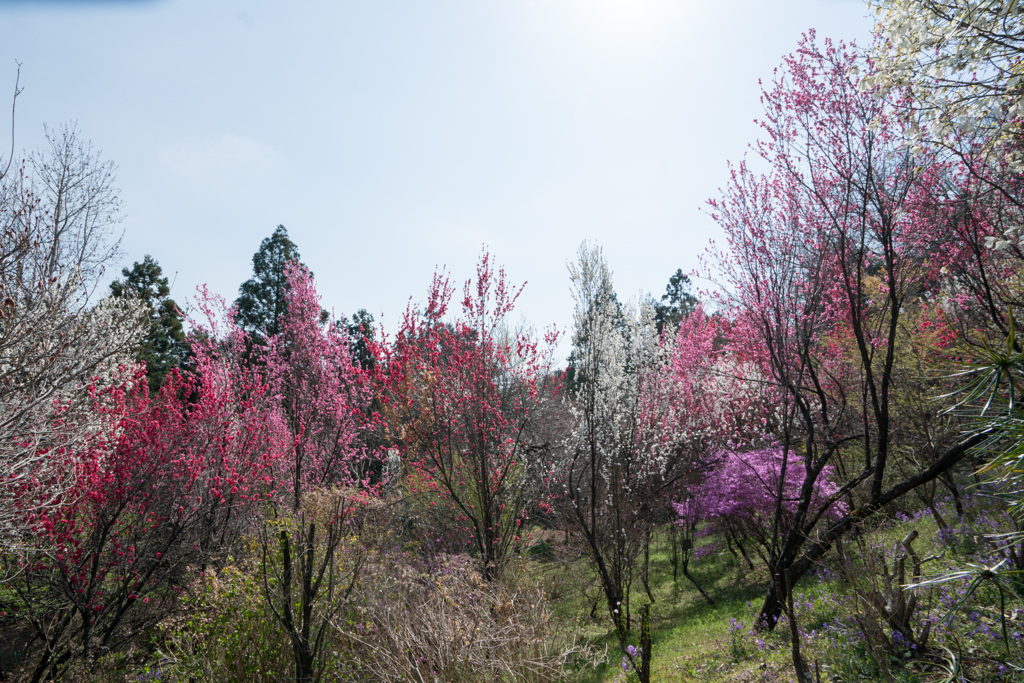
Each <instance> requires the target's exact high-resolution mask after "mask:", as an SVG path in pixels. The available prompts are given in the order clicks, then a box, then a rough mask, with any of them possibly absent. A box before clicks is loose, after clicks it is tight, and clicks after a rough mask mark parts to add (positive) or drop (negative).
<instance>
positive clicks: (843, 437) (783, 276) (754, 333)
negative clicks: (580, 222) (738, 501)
mask: <svg viewBox="0 0 1024 683" xmlns="http://www.w3.org/2000/svg"><path fill="white" fill-rule="evenodd" d="M862 66H864V67H866V68H869V67H870V65H864V64H863V63H862V61H861V60H860V59H859V57H858V55H857V54H856V52H855V51H853V50H852V49H850V48H847V47H846V46H843V45H838V46H835V45H832V44H831V43H829V42H827V41H826V43H825V46H824V48H823V49H821V48H819V47H817V46H816V45H815V44H814V42H813V36H812V37H808V38H805V39H804V40H803V41H802V42H801V45H800V48H799V49H798V51H797V52H796V53H795V54H793V55H791V56H789V57H787V58H786V59H785V60H784V64H783V67H782V68H781V69H780V70H779V71H778V72H777V75H776V79H775V81H774V83H773V84H772V85H771V86H770V87H769V88H767V89H766V90H765V91H764V93H763V95H762V102H763V104H764V109H765V116H764V118H763V120H762V122H761V125H762V128H763V130H764V133H765V135H764V139H763V140H761V141H760V142H759V143H758V145H757V148H756V149H757V151H758V153H759V155H760V156H761V158H762V160H763V162H764V163H765V164H766V166H767V169H768V170H767V172H766V173H765V174H763V175H759V174H756V173H755V172H754V171H753V170H751V168H750V167H749V166H747V165H746V164H741V165H740V166H739V167H737V168H735V169H734V170H733V172H732V178H731V181H730V184H729V186H728V187H727V188H726V190H725V191H724V193H723V196H722V198H720V199H717V200H713V201H712V202H711V203H710V204H711V212H712V215H713V216H714V218H715V219H716V220H717V221H718V222H719V224H720V225H721V226H722V227H723V229H724V230H725V233H726V236H727V244H728V251H724V252H718V251H712V255H713V259H714V261H715V263H716V265H717V268H718V270H719V272H720V273H722V278H723V280H722V284H723V285H724V289H725V292H726V294H725V295H724V296H723V298H722V301H721V303H722V304H723V306H724V307H725V308H726V309H727V310H728V311H729V315H730V316H731V317H732V318H733V319H734V321H735V323H734V324H735V325H736V328H735V330H736V334H735V335H734V336H733V342H732V343H733V345H734V347H735V348H736V350H737V353H741V354H743V355H745V356H746V357H748V358H752V359H757V362H758V363H759V364H760V366H761V367H763V368H765V371H766V373H767V374H766V375H765V379H766V380H768V381H770V382H771V383H772V384H774V385H775V386H776V387H777V390H778V396H779V403H778V409H777V414H778V419H777V421H776V424H775V426H774V429H773V430H772V433H773V435H774V436H775V437H776V438H777V440H778V444H779V448H780V449H781V454H782V459H781V462H780V464H779V469H780V474H779V477H778V487H779V488H778V490H777V492H776V496H775V511H774V514H773V515H772V519H771V521H770V526H769V533H768V534H767V536H766V538H767V539H768V541H769V542H768V545H767V556H768V560H769V568H770V571H771V574H772V577H773V580H772V582H771V586H770V587H769V589H768V591H767V595H766V599H765V602H764V605H763V606H762V610H761V618H762V620H763V621H764V623H765V624H767V625H768V626H769V627H772V626H773V625H774V623H775V621H776V618H777V616H778V614H779V612H780V609H781V606H782V604H783V602H782V601H784V600H785V598H786V597H787V595H788V593H789V589H788V588H787V586H789V585H791V583H790V582H795V581H797V580H799V578H800V577H801V576H802V575H803V574H804V573H805V572H806V571H807V570H808V569H809V568H810V567H811V566H812V564H813V563H814V562H815V561H817V560H818V559H819V558H821V556H822V555H823V554H824V553H825V551H826V550H827V549H828V548H829V547H831V545H832V543H833V542H834V541H835V540H836V539H837V538H839V537H840V536H841V535H842V534H843V533H845V532H846V531H847V530H849V529H850V528H852V527H853V526H854V525H856V524H857V523H859V522H860V521H861V520H863V519H864V518H865V517H867V516H869V515H871V514H873V513H874V512H875V511H877V510H878V509H879V508H880V507H881V506H882V505H884V504H886V503H887V502H890V501H892V500H895V499H896V498H898V497H900V496H902V495H903V494H905V493H906V492H908V491H910V490H911V489H913V488H915V487H916V486H918V485H920V484H922V483H925V482H927V481H930V480H932V479H934V478H935V477H936V476H938V475H939V474H940V473H942V472H943V471H945V470H947V469H948V468H950V467H952V466H953V465H955V464H956V463H957V462H958V461H959V460H961V459H962V458H963V457H964V455H965V453H966V452H967V449H968V447H969V446H970V445H971V443H972V442H970V441H967V442H961V443H952V444H948V445H947V448H946V449H945V450H944V451H943V452H941V453H939V454H938V455H937V457H936V458H935V459H934V460H933V461H932V462H930V463H927V465H926V466H925V467H924V468H923V469H919V470H917V471H915V472H913V473H911V474H909V476H907V477H905V478H903V479H902V480H899V481H897V482H896V483H895V484H890V483H888V482H887V476H886V475H887V473H889V472H891V467H890V464H891V463H890V461H891V457H892V452H893V451H892V449H893V445H894V444H895V443H896V440H897V438H898V426H897V425H896V424H894V421H893V409H892V396H893V391H894V382H895V381H896V378H897V376H898V372H897V354H898V352H899V347H900V345H901V344H902V343H903V342H902V340H901V336H900V329H901V328H900V325H901V323H902V321H903V320H904V316H905V315H906V313H907V311H908V310H909V307H911V306H912V305H914V304H915V302H916V301H917V300H918V299H919V298H920V296H921V290H920V288H919V287H918V286H917V282H918V281H917V274H918V273H919V272H920V270H921V267H920V264H921V262H922V260H926V259H927V258H928V255H929V254H928V249H927V246H928V243H929V235H931V234H932V231H931V230H930V227H931V226H930V225H929V223H928V221H927V220H925V216H926V213H925V211H924V209H925V207H926V206H928V204H929V202H930V201H932V198H933V197H934V196H935V194H936V190H937V188H938V187H939V180H940V178H941V167H939V166H938V165H937V164H936V163H934V161H933V159H932V158H930V157H929V156H928V155H927V152H925V153H924V155H923V156H922V155H918V156H914V153H913V152H912V150H911V149H910V148H909V147H906V146H904V145H903V140H904V138H905V134H906V133H907V131H908V129H909V127H910V126H911V122H910V119H909V118H908V116H907V102H906V101H905V100H901V99H900V93H898V92H891V93H890V94H889V96H879V97H876V95H878V94H879V93H872V92H869V91H862V90H860V89H859V88H858V87H857V81H858V79H857V78H856V77H855V76H854V74H855V72H856V69H855V67H862ZM827 467H832V468H834V470H835V472H836V473H838V476H837V479H836V484H837V488H836V489H835V492H834V493H832V494H831V495H828V496H825V497H824V498H822V497H821V496H820V495H818V494H817V493H816V492H817V491H820V485H819V483H818V482H819V481H821V480H822V479H823V477H825V472H826V468H827ZM790 468H794V469H796V470H797V471H799V472H800V475H801V476H800V479H801V480H802V481H801V484H800V494H799V497H798V500H797V501H796V503H795V507H793V508H792V509H791V510H790V509H788V508H787V505H786V499H787V496H786V495H785V486H784V482H789V481H791V479H790V477H791V474H790ZM862 485H863V486H862ZM861 489H866V494H865V495H864V496H863V497H862V498H860V499H857V500H856V503H857V504H856V505H851V506H850V508H849V511H848V512H847V513H846V514H843V515H842V516H841V517H840V518H838V519H835V520H827V523H826V524H825V528H824V529H820V530H819V531H817V532H815V533H814V535H813V540H811V539H812V533H811V532H812V530H814V529H815V527H817V525H818V524H819V522H822V521H823V520H826V516H827V515H826V513H827V511H828V510H829V509H833V508H832V506H833V504H834V502H835V500H836V499H838V498H840V497H843V496H854V494H855V491H859V490H861ZM798 659H799V656H798V649H796V646H795V649H794V660H795V661H797V660H798ZM800 673H801V672H800V666H799V664H798V674H800ZM802 675H806V671H803V674H802Z"/></svg>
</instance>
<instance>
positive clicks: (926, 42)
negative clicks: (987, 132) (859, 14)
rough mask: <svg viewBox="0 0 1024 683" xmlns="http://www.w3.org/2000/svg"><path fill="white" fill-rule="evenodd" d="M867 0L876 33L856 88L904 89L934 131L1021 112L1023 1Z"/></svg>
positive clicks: (987, 123)
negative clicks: (869, 62)
mask: <svg viewBox="0 0 1024 683" xmlns="http://www.w3.org/2000/svg"><path fill="white" fill-rule="evenodd" d="M869 1H870V4H871V5H873V6H874V9H875V12H876V15H877V17H878V23H877V25H876V33H877V34H878V36H879V38H880V40H878V41H877V42H876V44H875V48H874V50H873V53H872V56H873V58H874V67H875V68H874V69H873V70H872V72H871V73H870V74H869V75H867V76H865V78H864V79H863V81H862V86H863V87H867V88H874V87H876V86H882V87H883V88H885V89H890V88H893V87H899V88H909V89H910V91H911V92H912V95H913V98H914V102H915V105H916V106H917V107H918V108H919V109H920V110H921V111H922V112H923V113H925V114H926V121H927V122H928V123H929V127H930V128H931V130H932V132H933V133H934V134H937V135H938V136H939V137H944V136H946V135H947V134H948V133H949V132H950V131H951V129H960V130H965V131H971V130H973V129H975V128H978V127H997V128H1005V127H1006V126H1008V125H1009V124H1010V122H1012V121H1014V120H1019V119H1020V118H1021V116H1022V115H1024V98H1022V97H1021V95H1022V93H1024V61H1022V59H1024V3H1022V2H1020V1H1019V0H887V1H886V2H882V1H881V0H869Z"/></svg>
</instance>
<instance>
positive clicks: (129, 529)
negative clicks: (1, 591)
mask: <svg viewBox="0 0 1024 683" xmlns="http://www.w3.org/2000/svg"><path fill="white" fill-rule="evenodd" d="M236 343H237V344H238V345H239V346H240V347H244V343H242V341H240V340H236ZM231 346H232V342H231V340H219V341H215V340H213V339H211V338H209V337H202V336H200V337H199V338H198V340H197V341H196V342H195V343H194V345H193V351H194V355H195V359H196V370H197V372H196V374H192V375H186V374H183V373H181V372H179V371H177V370H175V371H172V373H171V374H170V375H168V377H167V379H166V382H165V384H164V386H163V387H162V388H161V390H160V393H159V394H158V395H155V396H152V397H151V396H150V395H149V392H148V387H147V383H146V381H145V374H144V369H143V368H141V367H139V368H138V371H137V372H136V373H135V374H134V375H131V374H129V375H128V376H127V377H126V379H125V380H124V381H122V382H121V383H119V384H117V385H115V386H113V387H107V388H104V387H103V386H102V385H98V386H96V388H95V389H94V393H93V397H92V403H91V406H90V410H91V413H92V414H93V415H94V421H95V424H96V425H97V427H96V428H95V429H94V430H93V431H92V432H91V433H90V435H89V438H88V439H86V440H84V441H83V442H82V443H81V444H79V445H77V446H76V447H75V448H59V449H55V450H53V451H51V452H49V453H48V456H49V457H51V458H54V459H56V460H57V461H58V462H59V463H60V465H61V466H63V467H66V468H68V469H70V470H73V472H74V476H73V477H72V481H73V482H74V484H73V486H72V487H71V488H70V489H69V490H67V491H63V490H60V489H57V490H52V489H50V488H49V487H48V486H47V483H46V481H36V482H33V484H32V485H26V488H27V490H25V491H22V492H20V493H21V496H20V497H21V499H25V500H29V501H31V502H32V504H29V505H26V506H25V509H24V512H23V519H22V520H21V524H22V525H23V526H24V527H25V528H27V529H29V530H30V531H31V532H32V534H33V540H32V541H31V542H30V543H26V544H25V547H24V548H23V549H22V550H21V553H20V555H19V558H20V560H19V561H20V569H21V571H20V572H19V573H18V574H17V575H16V576H15V577H14V579H13V580H12V582H11V588H12V589H13V591H14V594H15V595H16V598H15V599H14V604H13V605H12V607H13V608H14V610H16V613H17V614H22V615H24V616H25V617H26V618H27V620H28V622H29V623H31V625H32V627H33V629H34V631H35V634H36V636H37V638H38V640H39V641H40V642H41V643H42V648H41V654H40V655H39V659H38V660H37V661H36V664H35V668H34V672H33V675H32V680H34V681H39V680H44V679H47V678H53V677H56V676H58V675H60V674H61V672H63V671H65V670H66V667H67V666H68V665H69V663H70V662H71V661H72V660H74V659H78V660H79V661H81V662H82V665H83V666H85V667H86V668H89V667H92V666H93V665H94V663H95V661H96V660H97V659H99V658H100V657H101V656H102V655H103V654H105V653H106V652H107V651H109V650H113V649H116V648H118V647H120V646H123V645H124V644H126V643H128V642H129V641H130V640H131V639H132V638H134V637H135V636H136V635H137V634H138V632H139V630H140V629H144V628H147V627H148V626H151V625H153V624H155V623H156V622H157V621H159V620H160V619H161V618H163V617H165V616H166V615H167V614H168V613H169V610H170V609H171V608H172V607H173V604H174V601H175V596H176V592H177V589H178V588H179V587H181V586H183V585H185V584H186V583H187V582H188V581H189V580H190V577H191V574H192V573H193V572H194V568H202V567H204V566H206V565H207V564H208V563H214V562H219V561H221V560H223V558H224V557H225V556H226V554H227V551H229V550H230V548H231V547H232V544H233V542H234V541H235V540H236V539H237V538H238V537H239V535H240V533H241V532H243V531H245V530H248V529H249V528H250V526H251V523H252V517H253V515H252V509H253V506H254V505H255V504H258V503H259V502H260V501H264V500H266V499H268V498H270V497H271V496H272V495H273V492H274V485H275V471H276V469H277V461H278V460H279V458H280V455H281V453H282V451H283V447H282V446H283V445H282V443H281V441H282V440H281V438H280V431H281V430H280V427H279V425H278V424H276V421H275V419H274V417H273V416H274V413H273V411H272V410H271V408H272V404H271V403H270V401H269V400H268V396H267V386H266V385H265V384H264V383H263V382H262V380H261V378H260V377H259V374H258V372H257V371H256V369H254V368H251V367H249V366H245V365H241V364H236V363H233V362H232V361H233V360H234V359H237V358H238V357H239V354H232V353H230V352H229V351H230V348H231Z"/></svg>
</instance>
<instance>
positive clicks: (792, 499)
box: [672, 446, 846, 548]
mask: <svg viewBox="0 0 1024 683" xmlns="http://www.w3.org/2000/svg"><path fill="white" fill-rule="evenodd" d="M805 478H806V468H805V466H804V460H803V458H802V457H801V456H799V455H798V454H796V453H793V452H792V451H789V452H788V453H787V452H786V451H785V449H783V448H782V447H781V446H772V447H769V448H763V449H760V450H752V451H746V452H742V453H741V452H735V451H727V452H725V453H724V454H722V456H721V458H720V459H719V460H718V462H717V463H716V464H715V465H714V467H713V468H712V470H711V471H710V473H709V474H708V476H707V477H706V478H705V479H704V481H703V483H702V484H700V486H698V487H697V489H696V491H695V492H694V495H693V497H692V498H690V499H688V500H686V501H683V502H681V503H673V504H672V505H673V507H674V508H675V511H676V514H678V515H679V517H678V519H677V520H676V523H677V524H680V525H684V524H687V523H690V522H693V521H697V522H698V523H699V522H700V521H704V522H706V524H705V526H704V527H703V529H702V530H701V531H700V535H703V536H707V535H711V534H716V533H723V534H726V535H731V536H732V538H734V539H736V540H752V541H754V543H755V545H756V546H758V548H767V546H768V544H769V542H770V534H771V533H772V529H771V526H772V520H773V518H774V515H775V513H776V510H777V509H778V510H779V511H780V512H781V514H780V520H781V521H782V524H783V525H788V524H789V523H790V522H791V520H792V519H793V516H794V514H795V513H796V509H797V505H798V504H799V502H800V498H801V489H802V487H803V486H804V482H805ZM834 481H835V480H834V477H833V468H832V467H831V466H828V465H826V466H825V467H824V469H823V470H822V472H821V475H819V476H818V477H817V478H816V479H815V480H814V484H813V490H812V496H811V506H810V507H811V509H815V508H817V507H819V506H821V505H822V504H824V503H825V502H826V501H827V500H828V498H829V496H832V495H834V494H835V493H836V491H837V490H838V487H837V486H836V484H835V483H834ZM845 512H846V504H845V503H844V502H843V501H841V500H837V501H835V502H834V503H832V504H831V505H830V506H829V509H828V512H827V515H828V516H832V517H838V516H840V515H842V514H844V513H845Z"/></svg>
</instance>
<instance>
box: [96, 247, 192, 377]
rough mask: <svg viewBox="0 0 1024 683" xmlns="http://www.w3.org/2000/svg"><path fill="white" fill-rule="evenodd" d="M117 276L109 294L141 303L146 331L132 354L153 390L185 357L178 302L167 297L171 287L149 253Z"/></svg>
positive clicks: (186, 355)
mask: <svg viewBox="0 0 1024 683" xmlns="http://www.w3.org/2000/svg"><path fill="white" fill-rule="evenodd" d="M121 276H122V277H123V278H124V279H123V280H115V281H114V282H111V283H110V293H111V295H112V296H115V297H129V298H132V299H135V300H137V301H140V302H142V303H143V304H144V305H145V310H146V313H147V315H148V317H149V331H148V332H147V333H146V337H145V338H144V339H143V340H142V342H141V343H140V344H139V346H138V348H137V349H136V350H135V356H136V358H138V359H139V360H140V361H142V362H144V363H145V364H146V381H147V382H148V383H149V389H150V391H151V392H156V391H157V390H158V389H159V388H160V387H161V386H162V385H163V382H164V377H166V376H167V373H168V372H170V370H171V369H172V368H175V367H179V366H180V365H181V364H182V363H183V362H184V360H185V359H186V358H187V357H188V353H189V351H188V345H187V344H186V343H185V333H184V330H183V329H182V324H181V316H180V314H179V311H178V305H177V304H176V303H174V300H173V299H171V298H170V296H169V295H170V293H171V288H170V286H169V284H168V282H167V278H166V277H164V276H163V269H162V268H161V267H160V264H159V263H157V262H156V260H155V259H154V258H153V257H152V256H150V255H149V254H147V255H146V256H145V257H144V258H143V259H142V262H141V263H140V262H138V261H136V262H135V264H134V265H133V266H132V268H131V269H128V268H124V269H123V270H122V271H121Z"/></svg>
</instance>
